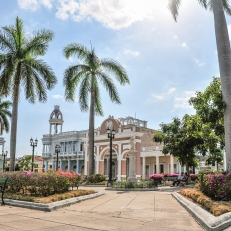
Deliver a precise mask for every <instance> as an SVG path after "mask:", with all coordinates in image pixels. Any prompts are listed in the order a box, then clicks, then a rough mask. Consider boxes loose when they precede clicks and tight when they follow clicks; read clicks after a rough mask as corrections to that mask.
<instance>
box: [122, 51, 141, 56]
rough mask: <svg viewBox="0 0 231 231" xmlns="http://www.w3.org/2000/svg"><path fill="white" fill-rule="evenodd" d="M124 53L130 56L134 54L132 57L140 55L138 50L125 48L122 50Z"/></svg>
mask: <svg viewBox="0 0 231 231" xmlns="http://www.w3.org/2000/svg"><path fill="white" fill-rule="evenodd" d="M124 54H125V55H132V56H134V57H137V56H139V55H140V52H138V51H132V50H128V49H125V50H124Z"/></svg>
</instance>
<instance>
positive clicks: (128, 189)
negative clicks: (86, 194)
mask: <svg viewBox="0 0 231 231" xmlns="http://www.w3.org/2000/svg"><path fill="white" fill-rule="evenodd" d="M105 190H110V191H140V192H144V191H159V190H160V189H159V188H143V189H142V188H110V187H109V188H105Z"/></svg>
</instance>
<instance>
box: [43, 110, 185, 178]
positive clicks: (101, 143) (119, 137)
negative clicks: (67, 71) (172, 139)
mask: <svg viewBox="0 0 231 231" xmlns="http://www.w3.org/2000/svg"><path fill="white" fill-rule="evenodd" d="M63 122H64V121H63V115H62V113H61V111H60V109H59V106H55V108H54V111H53V112H52V113H51V115H50V119H49V123H50V133H49V134H46V135H43V138H42V143H43V153H42V157H43V159H44V164H45V171H47V170H49V169H50V168H52V169H56V166H55V165H56V158H57V153H55V146H56V145H57V144H58V145H60V147H61V150H60V153H59V154H58V164H59V166H58V167H60V168H61V169H63V170H72V171H75V172H77V173H82V174H84V175H87V174H88V160H89V156H88V130H82V131H68V132H63V131H62V126H63ZM107 128H109V129H114V130H115V132H116V133H115V138H114V139H113V144H112V174H113V177H115V178H117V179H118V180H121V179H126V178H127V177H128V172H129V156H128V152H129V150H130V144H129V142H130V139H131V137H134V138H135V149H136V150H137V156H136V176H137V178H143V179H144V178H145V179H148V178H149V175H150V174H153V173H178V172H181V171H182V168H181V166H180V164H179V162H178V161H177V160H176V158H174V157H173V156H170V155H167V156H165V155H163V154H162V152H161V148H162V146H161V145H160V144H159V143H155V142H153V141H152V137H153V135H154V133H155V130H153V129H150V128H148V127H147V121H145V120H139V119H136V118H133V117H126V118H119V119H115V118H114V117H113V116H109V117H108V118H107V119H105V120H104V121H103V122H102V123H101V125H100V127H98V128H97V129H95V135H94V159H95V173H101V174H105V175H108V174H109V153H110V147H109V145H110V144H109V139H108V137H107ZM52 131H53V132H52ZM49 163H51V166H49Z"/></svg>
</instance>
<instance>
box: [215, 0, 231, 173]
mask: <svg viewBox="0 0 231 231" xmlns="http://www.w3.org/2000/svg"><path fill="white" fill-rule="evenodd" d="M212 4H213V15H214V23H215V34H216V42H217V51H218V61H219V68H220V77H221V90H222V97H223V100H224V102H225V103H226V108H225V115H224V125H225V150H226V168H227V171H228V172H231V53H230V42H229V35H228V28H227V23H226V19H225V14H224V10H223V6H222V3H221V0H212Z"/></svg>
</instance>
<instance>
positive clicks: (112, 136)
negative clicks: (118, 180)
mask: <svg viewBox="0 0 231 231" xmlns="http://www.w3.org/2000/svg"><path fill="white" fill-rule="evenodd" d="M107 137H108V138H110V172H109V179H108V183H111V182H112V139H114V138H115V130H114V128H113V130H112V131H111V129H110V128H107Z"/></svg>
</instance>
